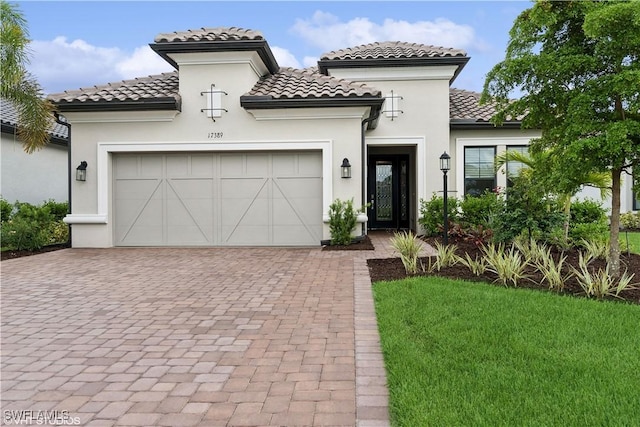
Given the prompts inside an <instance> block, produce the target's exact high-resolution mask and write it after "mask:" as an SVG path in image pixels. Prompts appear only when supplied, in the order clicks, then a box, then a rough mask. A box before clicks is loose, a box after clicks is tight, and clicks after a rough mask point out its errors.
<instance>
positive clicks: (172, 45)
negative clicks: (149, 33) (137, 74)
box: [149, 40, 280, 74]
mask: <svg viewBox="0 0 640 427" xmlns="http://www.w3.org/2000/svg"><path fill="white" fill-rule="evenodd" d="M149 47H151V49H153V50H154V51H155V52H156V53H157V54H158V55H160V56H161V57H162V58H164V60H165V61H167V62H168V63H169V64H171V65H172V66H173V67H174V68H175V69H176V70H177V69H178V64H177V63H176V61H175V60H174V59H173V58H171V56H170V54H172V53H193V52H229V51H255V52H257V53H258V55H259V56H260V58H261V59H262V62H264V64H265V66H266V67H267V69H268V70H269V72H270V73H271V74H274V73H276V72H278V70H279V69H280V66H279V65H278V62H277V61H276V58H275V56H273V52H271V48H270V47H269V45H268V44H267V41H266V40H225V41H197V42H163V43H150V44H149Z"/></svg>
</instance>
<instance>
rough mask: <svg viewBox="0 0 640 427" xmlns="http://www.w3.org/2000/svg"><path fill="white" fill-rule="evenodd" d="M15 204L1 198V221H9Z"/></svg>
mask: <svg viewBox="0 0 640 427" xmlns="http://www.w3.org/2000/svg"><path fill="white" fill-rule="evenodd" d="M13 207H14V206H13V205H12V204H11V203H9V202H7V201H6V200H5V199H3V198H0V222H5V221H9V220H10V219H11V216H12V214H13Z"/></svg>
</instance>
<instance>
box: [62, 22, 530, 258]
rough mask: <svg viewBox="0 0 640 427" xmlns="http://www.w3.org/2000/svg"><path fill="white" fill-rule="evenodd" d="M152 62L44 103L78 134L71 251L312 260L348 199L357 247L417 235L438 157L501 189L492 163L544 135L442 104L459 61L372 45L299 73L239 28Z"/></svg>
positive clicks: (474, 99) (435, 183)
mask: <svg viewBox="0 0 640 427" xmlns="http://www.w3.org/2000/svg"><path fill="white" fill-rule="evenodd" d="M151 47H152V49H153V50H154V51H155V52H156V53H158V54H159V55H160V56H161V57H162V58H164V59H165V60H166V61H168V62H169V63H170V64H171V65H173V66H174V67H175V68H176V71H174V72H171V73H165V74H161V75H156V76H149V77H144V78H139V79H135V80H128V81H123V82H119V83H111V84H107V85H104V86H96V87H92V88H86V89H80V90H76V91H67V92H64V93H61V94H56V95H52V96H51V97H50V98H51V99H52V100H53V101H54V102H55V103H56V104H57V106H58V108H59V109H60V111H61V112H62V113H63V114H64V115H65V116H66V118H67V120H68V121H69V122H70V123H71V124H72V125H73V141H72V145H73V151H72V154H73V160H72V167H76V165H79V164H81V162H83V161H86V162H87V178H86V181H83V182H82V181H74V182H73V206H72V212H73V213H72V214H71V215H69V216H68V217H67V218H66V221H67V222H69V223H71V224H73V229H74V233H73V246H75V247H110V246H198V245H205V246H235V245H264V246H278V245H319V244H320V241H321V240H322V239H327V238H329V227H328V225H327V221H328V212H329V205H330V204H331V203H332V202H333V201H334V200H335V199H341V200H348V199H352V198H353V199H354V201H355V204H356V205H362V204H365V203H370V207H369V209H368V210H367V215H366V216H365V215H361V216H360V218H359V219H360V221H361V222H362V225H363V229H364V231H365V232H366V229H376V228H391V229H397V228H412V229H416V228H417V219H418V215H419V211H418V210H419V202H420V200H421V199H428V198H430V197H431V195H432V194H433V193H436V192H441V191H442V184H443V181H442V172H441V171H440V169H439V157H440V155H441V154H442V153H443V152H444V151H447V152H449V153H450V154H451V157H452V170H451V172H450V173H449V188H450V189H453V190H455V191H456V193H455V194H456V195H458V196H462V195H464V194H465V191H466V192H472V191H476V190H480V189H482V188H494V187H496V186H499V185H503V184H501V182H502V181H504V184H506V178H504V177H503V176H502V174H500V173H498V174H497V175H496V174H495V173H493V163H492V161H493V155H494V154H495V151H496V150H501V149H506V148H511V147H514V149H515V147H523V146H526V144H528V141H529V140H530V138H532V137H535V136H536V135H538V134H539V133H537V132H533V131H522V130H520V128H519V123H517V122H512V123H507V124H506V125H505V126H503V127H501V128H495V127H494V126H493V125H491V124H489V123H488V121H487V120H488V118H489V117H490V116H491V114H492V112H493V110H492V108H491V106H479V105H478V94H475V93H471V92H466V91H461V90H456V89H450V85H451V83H452V82H453V81H454V80H455V78H456V76H457V75H458V74H459V73H460V72H461V71H462V69H463V67H464V66H465V64H466V63H467V61H468V60H469V57H468V56H467V55H466V53H465V52H464V51H461V50H457V49H451V48H442V47H433V46H425V45H420V44H411V43H402V42H385V43H372V44H368V45H363V46H357V47H353V48H349V49H344V50H338V51H334V52H330V53H327V54H325V55H323V56H322V57H321V58H320V60H319V61H318V66H317V68H316V67H313V68H310V69H305V70H296V69H291V68H281V67H280V66H279V65H278V64H277V62H276V60H275V58H274V56H273V53H272V51H271V49H270V48H269V45H268V44H267V42H266V40H264V38H263V37H262V35H261V34H260V33H258V32H255V31H251V30H244V29H239V28H207V29H200V30H196V31H184V32H175V33H170V34H160V35H159V36H157V37H156V39H155V43H152V44H151ZM345 159H347V160H348V163H349V164H350V165H351V168H350V169H351V171H350V175H351V177H350V178H343V177H342V167H341V166H342V165H343V162H344V161H345ZM489 166H491V167H489ZM365 221H366V222H365Z"/></svg>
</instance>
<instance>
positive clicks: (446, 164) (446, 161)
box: [440, 151, 451, 245]
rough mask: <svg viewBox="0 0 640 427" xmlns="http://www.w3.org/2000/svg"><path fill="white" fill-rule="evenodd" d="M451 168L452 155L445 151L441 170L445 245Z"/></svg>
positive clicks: (441, 158)
mask: <svg viewBox="0 0 640 427" xmlns="http://www.w3.org/2000/svg"><path fill="white" fill-rule="evenodd" d="M450 169H451V156H450V155H448V154H447V152H446V151H445V152H444V153H442V155H441V156H440V170H441V171H442V179H443V187H444V188H443V201H444V213H443V215H444V230H443V234H442V238H443V242H444V244H445V245H448V244H449V211H448V206H447V199H448V198H449V197H448V195H449V193H448V192H447V172H449V170H450Z"/></svg>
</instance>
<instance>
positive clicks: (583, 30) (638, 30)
mask: <svg viewBox="0 0 640 427" xmlns="http://www.w3.org/2000/svg"><path fill="white" fill-rule="evenodd" d="M639 56H640V2H639V1H637V0H633V1H620V2H609V1H564V2H554V1H549V0H539V1H536V3H535V4H534V5H533V7H532V8H530V9H528V10H525V11H524V12H522V13H521V14H520V16H518V18H517V19H516V21H515V22H514V25H513V27H512V29H511V31H510V41H509V44H508V46H507V51H506V57H505V60H504V61H502V62H501V63H499V64H497V65H496V66H495V67H494V68H493V69H492V70H491V71H490V72H489V74H488V75H487V79H486V81H485V85H484V91H483V97H482V101H483V102H486V101H489V100H493V101H495V102H497V107H498V113H497V114H496V115H495V117H494V118H493V121H494V123H496V124H500V123H502V122H503V121H505V120H506V119H508V118H511V117H521V118H522V126H523V128H535V129H541V130H542V136H541V138H538V139H536V140H534V141H532V145H531V151H532V153H536V152H542V151H545V150H551V152H552V154H553V156H554V162H553V164H554V165H555V168H556V169H557V170H559V171H563V174H564V176H571V175H576V174H578V175H580V174H582V173H585V172H608V173H609V174H610V175H611V197H612V206H611V226H610V240H611V250H610V253H609V262H610V268H611V272H612V274H614V275H619V274H620V246H619V242H618V232H619V223H620V183H621V179H622V174H623V173H631V170H632V168H633V167H636V168H638V167H640V91H639V90H638V88H640V63H639V61H638V59H639ZM514 90H517V91H520V92H521V93H522V94H523V95H522V96H521V97H520V98H519V99H517V100H510V99H509V97H510V93H512V92H513V91H514Z"/></svg>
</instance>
